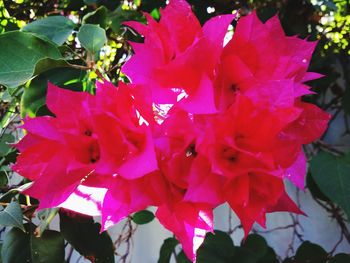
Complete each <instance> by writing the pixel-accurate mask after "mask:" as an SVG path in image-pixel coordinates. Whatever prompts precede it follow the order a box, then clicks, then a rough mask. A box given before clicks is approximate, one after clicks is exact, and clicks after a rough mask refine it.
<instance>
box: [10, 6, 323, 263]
mask: <svg viewBox="0 0 350 263" xmlns="http://www.w3.org/2000/svg"><path fill="white" fill-rule="evenodd" d="M160 13H161V18H160V20H159V22H157V21H155V20H154V19H153V18H152V17H151V16H150V15H149V14H145V16H146V19H147V24H141V23H138V22H127V23H126V25H127V26H129V27H131V28H133V29H135V30H136V31H137V32H139V33H140V34H141V35H142V36H143V37H144V42H143V43H131V45H132V47H133V50H134V53H135V54H134V55H133V56H132V57H131V58H130V59H129V60H128V61H127V62H126V64H125V65H124V66H123V68H122V71H123V73H124V74H126V75H127V77H128V78H129V80H130V82H131V84H128V85H127V84H123V83H119V85H118V87H115V86H113V84H111V83H110V82H107V81H103V82H102V83H100V82H98V83H97V85H96V86H97V88H96V95H91V94H88V93H86V92H73V91H69V90H64V89H61V88H58V87H56V86H54V85H52V84H49V87H48V93H47V100H46V103H47V106H48V108H49V110H50V111H51V112H52V113H53V114H54V116H44V117H36V118H25V119H24V124H23V126H22V128H23V129H25V130H26V135H25V136H24V138H23V139H22V140H21V141H20V142H19V143H18V144H17V145H16V147H17V148H18V149H19V151H20V155H19V156H18V158H17V162H16V164H15V165H14V166H13V169H14V170H15V171H17V172H18V173H20V174H21V175H23V176H25V177H27V178H29V179H30V180H32V181H33V185H32V186H31V187H30V188H29V189H28V190H26V193H27V194H29V195H31V196H33V197H35V198H38V199H39V200H40V208H47V207H55V206H60V207H64V208H67V209H70V210H73V211H76V212H78V213H83V214H88V215H101V216H102V230H105V229H107V228H108V227H110V226H112V225H113V224H115V223H117V222H118V221H119V220H120V219H122V218H124V217H126V216H128V215H129V214H131V213H134V212H136V211H139V210H141V209H145V208H147V207H148V206H156V207H157V211H156V217H157V218H158V219H159V221H160V223H161V224H163V225H164V227H166V228H167V229H168V230H170V231H172V232H173V233H174V235H175V236H176V238H177V239H178V240H179V241H180V243H181V244H182V247H183V250H184V252H185V253H186V255H187V256H188V258H189V259H190V260H192V261H195V260H196V251H197V249H198V247H199V246H200V245H201V243H202V242H203V240H204V237H205V235H206V233H207V232H212V231H213V229H214V222H213V209H214V208H216V207H217V206H219V205H221V204H223V203H225V202H227V203H228V204H229V205H230V207H231V208H232V209H233V211H234V212H235V213H236V214H237V216H238V217H239V218H240V220H241V223H242V226H243V230H244V233H245V235H247V234H248V233H249V231H250V230H251V228H252V226H253V224H254V223H255V222H257V223H258V224H260V225H262V226H265V217H266V214H267V213H271V212H277V211H289V212H293V213H299V214H302V211H300V210H299V208H298V207H297V206H296V205H295V204H294V202H293V201H292V200H291V199H290V197H289V196H288V195H287V193H286V191H285V188H284V180H285V179H288V180H290V181H291V182H292V183H293V184H295V185H296V186H297V187H299V188H304V181H305V173H306V158H305V155H304V153H303V151H302V146H303V145H304V144H307V143H310V142H312V141H314V140H316V139H317V138H319V137H320V136H321V135H322V134H323V132H324V131H325V129H326V127H327V123H328V121H329V118H330V116H329V114H328V113H326V112H324V111H322V110H321V109H319V108H318V107H317V106H315V105H312V104H310V103H305V102H303V101H302V98H301V96H302V95H306V94H310V93H312V92H311V91H310V88H309V87H308V86H307V85H306V84H305V82H306V81H309V80H312V79H315V78H318V77H320V75H319V74H317V73H312V72H308V71H307V69H308V65H309V62H310V59H311V55H312V52H313V50H314V48H315V45H316V43H315V42H309V41H306V40H302V39H299V38H297V37H288V36H285V34H284V32H283V30H282V27H281V25H280V23H279V20H278V18H277V16H275V17H273V18H271V19H270V20H268V21H267V22H266V23H262V22H260V20H259V19H258V17H257V15H256V13H254V12H253V13H252V14H250V15H247V16H245V17H242V18H240V20H239V21H238V24H237V27H236V30H235V33H234V36H233V38H232V40H230V41H229V42H228V44H227V45H226V46H224V37H225V34H226V31H227V28H228V26H229V25H230V23H231V22H232V20H233V18H234V16H233V15H223V16H218V17H214V18H212V19H210V20H209V21H208V22H206V23H205V24H204V25H203V27H202V26H201V25H200V24H199V22H198V20H197V18H196V17H195V15H194V14H193V13H192V11H191V7H190V6H189V4H188V3H187V2H185V1H184V0H170V2H169V4H168V5H167V6H166V7H165V8H164V9H162V10H161V12H160Z"/></svg>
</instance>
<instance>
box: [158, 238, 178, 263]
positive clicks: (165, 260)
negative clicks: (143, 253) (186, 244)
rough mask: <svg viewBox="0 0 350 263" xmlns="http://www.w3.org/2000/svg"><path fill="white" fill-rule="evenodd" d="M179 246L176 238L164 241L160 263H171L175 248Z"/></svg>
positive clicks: (160, 253)
mask: <svg viewBox="0 0 350 263" xmlns="http://www.w3.org/2000/svg"><path fill="white" fill-rule="evenodd" d="M178 244H179V241H177V239H176V238H173V237H169V238H167V239H165V240H164V242H163V245H162V247H161V248H160V252H159V259H158V263H169V262H170V258H171V255H172V253H173V252H174V250H175V247H176V246H177V245H178Z"/></svg>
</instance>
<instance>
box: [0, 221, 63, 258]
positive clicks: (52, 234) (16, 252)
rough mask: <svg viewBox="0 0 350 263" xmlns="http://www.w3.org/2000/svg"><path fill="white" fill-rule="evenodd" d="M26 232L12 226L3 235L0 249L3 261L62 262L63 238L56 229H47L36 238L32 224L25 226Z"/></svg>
mask: <svg viewBox="0 0 350 263" xmlns="http://www.w3.org/2000/svg"><path fill="white" fill-rule="evenodd" d="M25 228H26V230H27V231H28V232H22V231H21V230H19V229H17V228H12V229H11V230H10V231H9V232H8V233H7V234H6V236H5V239H4V243H3V246H2V249H1V257H2V260H3V263H25V262H28V263H43V262H45V263H46V262H50V263H62V262H64V240H63V238H62V236H61V234H60V233H59V232H57V231H53V230H47V231H46V232H45V233H44V235H43V236H42V237H40V238H37V237H35V236H34V235H33V230H34V228H35V226H34V225H32V226H29V225H26V226H25Z"/></svg>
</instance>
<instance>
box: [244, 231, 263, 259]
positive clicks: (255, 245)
mask: <svg viewBox="0 0 350 263" xmlns="http://www.w3.org/2000/svg"><path fill="white" fill-rule="evenodd" d="M243 247H244V248H246V249H249V250H251V251H253V252H254V254H255V256H256V258H257V259H261V258H263V257H264V256H265V255H266V254H267V252H268V245H267V243H266V240H265V239H264V238H263V237H262V236H260V235H257V234H251V235H249V236H248V237H247V239H246V240H245V242H244V243H243Z"/></svg>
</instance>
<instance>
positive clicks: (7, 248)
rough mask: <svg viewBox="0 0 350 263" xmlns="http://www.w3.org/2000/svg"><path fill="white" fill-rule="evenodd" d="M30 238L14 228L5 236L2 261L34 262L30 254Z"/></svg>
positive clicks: (13, 262)
mask: <svg viewBox="0 0 350 263" xmlns="http://www.w3.org/2000/svg"><path fill="white" fill-rule="evenodd" d="M29 243H30V238H29V235H28V234H27V233H24V232H23V231H21V230H19V229H18V228H12V229H11V230H10V231H9V232H8V233H7V234H6V236H5V238H4V243H3V245H2V248H1V259H2V261H3V263H24V262H30V263H31V262H32V261H31V253H30V246H29Z"/></svg>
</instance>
